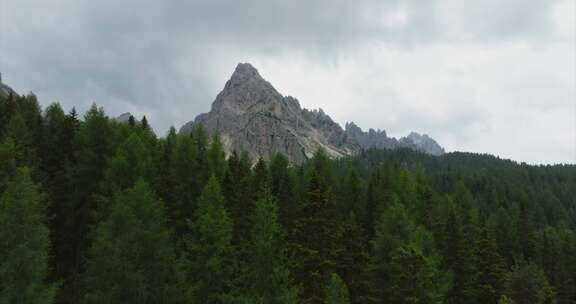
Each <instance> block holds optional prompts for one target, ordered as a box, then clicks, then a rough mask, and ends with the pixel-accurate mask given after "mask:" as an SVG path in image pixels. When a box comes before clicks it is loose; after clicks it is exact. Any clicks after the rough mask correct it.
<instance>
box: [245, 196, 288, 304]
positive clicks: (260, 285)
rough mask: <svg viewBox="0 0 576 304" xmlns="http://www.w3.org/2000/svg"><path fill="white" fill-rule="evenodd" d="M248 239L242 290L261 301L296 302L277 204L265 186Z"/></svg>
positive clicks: (257, 204)
mask: <svg viewBox="0 0 576 304" xmlns="http://www.w3.org/2000/svg"><path fill="white" fill-rule="evenodd" d="M254 211H255V212H254V218H253V222H254V224H253V226H252V230H251V233H250V241H249V243H248V246H247V248H248V252H247V257H248V263H247V265H246V272H247V273H246V277H245V278H244V282H243V284H246V285H247V291H246V293H247V294H248V295H249V296H250V297H251V298H257V299H260V300H261V301H262V303H279V304H280V303H286V304H288V303H298V291H297V289H296V288H294V287H293V286H292V280H291V274H290V267H289V260H288V256H287V252H286V245H285V242H284V233H283V231H282V227H281V226H280V225H279V224H278V219H277V206H276V202H275V201H274V199H273V198H272V196H271V194H270V192H269V190H264V193H263V196H262V198H260V199H259V200H258V201H257V202H256V208H255V210H254Z"/></svg>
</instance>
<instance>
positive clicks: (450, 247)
mask: <svg viewBox="0 0 576 304" xmlns="http://www.w3.org/2000/svg"><path fill="white" fill-rule="evenodd" d="M42 113H43V114H42ZM225 152H227V153H228V152H230V151H225V145H224V144H223V143H222V142H221V141H220V138H219V137H218V134H208V133H207V132H206V131H205V130H204V129H203V128H202V126H201V125H197V126H195V127H194V128H193V130H192V132H191V133H190V134H177V132H176V130H175V129H174V128H171V129H170V131H169V132H168V134H167V135H166V136H165V137H164V138H157V137H156V135H155V134H154V132H153V131H152V128H151V127H150V126H149V125H148V122H147V120H146V118H145V117H144V118H142V120H141V121H137V120H136V119H131V121H130V122H128V123H119V122H115V121H111V120H109V119H108V118H107V117H106V115H105V113H104V111H103V109H101V108H97V107H96V106H95V105H94V106H92V108H91V109H90V110H89V111H88V112H87V113H86V115H85V116H84V119H78V115H77V114H76V111H75V110H74V109H72V110H71V111H70V112H69V113H68V114H66V115H65V114H64V110H63V109H62V108H61V107H60V105H59V104H52V105H50V106H49V107H48V108H46V110H45V111H44V112H42V109H41V108H40V106H39V104H38V101H37V99H36V96H34V95H33V94H30V95H28V96H18V95H12V96H5V95H2V96H0V195H2V197H3V198H2V200H3V202H4V201H8V202H10V203H9V204H2V205H0V210H1V211H2V212H4V213H3V214H2V215H1V216H0V217H1V218H2V221H3V222H2V225H8V224H10V225H12V226H13V229H12V228H11V229H12V230H7V229H2V230H1V231H0V235H2V238H3V240H4V239H6V240H9V242H1V243H0V248H1V250H3V251H2V254H5V253H6V254H11V257H10V258H5V259H4V261H9V262H6V263H2V264H0V269H3V270H2V271H4V270H5V269H8V268H10V269H13V268H14V267H16V266H15V265H17V264H15V263H14V262H13V261H17V262H18V263H19V264H18V265H21V266H22V268H19V269H24V272H22V274H20V273H19V274H18V275H19V276H18V278H19V279H20V278H24V279H22V280H12V279H5V278H6V276H8V275H12V276H15V275H14V273H13V272H2V273H0V276H4V277H2V278H1V280H0V286H2V288H8V287H5V286H8V285H9V286H12V287H10V288H11V289H10V290H11V291H10V292H5V293H2V294H0V297H1V296H4V298H3V299H8V298H7V297H8V296H9V297H11V298H10V299H9V300H4V302H7V301H8V302H10V303H13V302H16V303H18V301H16V300H14V299H16V298H14V297H32V296H36V295H40V294H43V295H44V296H43V297H42V299H40V300H38V301H28V302H32V303H37V302H41V303H42V301H44V302H50V301H52V299H53V298H54V297H53V295H55V293H54V290H55V288H54V286H56V285H60V288H59V289H58V292H57V294H56V298H55V299H54V301H55V302H58V303H79V302H81V301H84V302H90V301H92V302H122V303H125V302H129V303H131V302H138V303H142V302H143V303H146V302H147V301H148V302H154V303H157V302H163V301H164V302H165V303H168V302H169V303H182V302H183V303H189V302H194V303H326V302H328V303H338V301H339V299H341V298H343V297H344V296H343V294H342V293H341V292H342V291H344V290H345V289H344V288H343V287H335V288H329V289H330V290H331V291H328V290H329V289H327V284H328V285H331V286H336V285H338V286H346V288H347V289H348V293H349V294H348V301H349V302H351V303H362V304H364V303H441V302H443V303H498V302H502V303H512V302H514V303H559V304H564V303H566V304H568V303H574V302H575V301H576V288H575V287H574V286H576V255H575V254H574V252H576V232H575V231H576V230H575V228H576V207H575V206H576V199H575V198H576V187H574V185H576V170H575V169H576V167H575V166H574V165H555V166H531V165H526V164H518V163H515V162H512V161H507V160H502V159H499V158H497V157H493V156H489V155H478V154H471V153H458V152H456V153H447V154H445V155H442V156H440V157H434V156H430V155H426V154H422V153H419V152H414V151H411V150H404V149H398V150H394V151H386V150H368V151H362V152H361V153H359V154H358V155H355V156H353V157H346V158H341V159H337V160H332V159H330V158H329V157H328V155H327V154H326V152H325V151H322V150H320V151H318V152H317V153H316V154H315V155H314V157H313V158H312V159H310V160H309V161H308V162H306V163H304V164H302V165H294V164H289V162H288V159H287V158H286V156H284V155H280V154H275V155H273V157H272V159H271V160H270V161H269V162H268V161H265V160H264V159H259V160H258V161H257V162H256V164H255V165H254V166H253V164H252V161H251V160H250V159H249V158H248V156H247V154H246V153H243V154H241V156H238V155H237V154H235V153H232V154H230V155H226V154H225ZM226 156H228V158H226ZM22 166H27V167H29V168H30V169H29V170H28V171H27V172H28V175H31V177H27V179H28V181H27V182H26V183H24V184H25V186H19V187H20V188H19V189H20V190H21V191H20V190H19V191H14V190H13V189H12V190H10V189H9V188H10V187H12V188H14V187H15V186H14V185H15V184H18V183H17V181H18V180H17V179H18V178H19V176H21V175H22V174H21V173H19V172H20V171H19V169H18V167H22ZM211 176H212V178H210V177H211ZM30 180H33V181H34V183H32V182H31V181H30ZM138 180H143V181H144V182H146V184H149V185H150V187H151V189H147V187H146V186H144V183H143V182H138ZM21 184H22V183H21ZM34 185H37V186H34ZM40 189H41V191H40ZM40 192H42V193H46V196H43V195H39V194H38V193H40ZM36 194H38V198H37V199H33V198H34V197H36ZM155 194H157V195H158V197H159V198H161V200H159V199H156V198H155ZM15 196H18V197H22V198H24V197H26V198H27V199H25V200H24V199H23V200H20V199H18V200H16V199H15V198H14V197H15ZM44 198H47V199H46V200H45V199H44ZM32 201H34V202H36V201H37V202H38V203H33V204H31V203H30V202H32ZM45 201H50V204H45ZM160 201H164V202H165V203H166V210H165V211H166V212H165V211H164V208H163V207H162V206H163V203H161V202H160ZM276 205H277V206H276ZM31 206H40V207H33V208H32V207H31ZM22 210H26V211H25V212H24V211H23V212H24V213H20V214H19V215H18V216H6V212H7V211H10V212H11V213H14V212H16V213H17V212H20V211H22ZM164 213H166V214H164ZM19 217H20V218H23V220H21V221H22V222H34V223H36V224H30V225H16V223H18V222H17V219H18V218H19ZM33 218H34V219H35V220H32V219H33ZM46 225H48V228H49V229H50V233H47V230H45V229H46ZM42 227H44V228H42ZM171 231H174V232H175V233H174V235H173V236H172V234H171ZM26 233H28V234H30V235H32V236H22V235H23V234H26ZM48 235H49V236H50V240H48ZM49 241H51V246H49V245H48V242H49ZM5 243H6V244H11V245H5ZM32 244H38V246H31V245H32ZM50 249H51V251H50V252H48V250H50ZM18 250H23V251H26V252H25V253H23V254H22V256H20V255H18V256H17V255H16V254H13V253H14V252H16V251H18ZM32 252H33V253H32ZM24 259H25V261H24ZM18 267H20V266H18ZM31 269H34V270H31ZM336 274H337V276H338V277H339V279H338V280H339V281H338V282H336V281H337V280H336V279H334V276H335V275H336ZM6 282H8V283H6ZM30 282H32V283H30ZM17 285H18V287H14V286H17ZM25 285H26V286H27V287H26V288H29V289H26V288H25V287H22V286H25ZM14 290H18V292H13V291H14ZM297 291H298V292H297ZM333 296H334V297H333ZM344 298H345V297H344ZM337 299H338V300H337ZM0 302H2V301H0Z"/></svg>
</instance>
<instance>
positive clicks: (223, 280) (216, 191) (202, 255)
mask: <svg viewBox="0 0 576 304" xmlns="http://www.w3.org/2000/svg"><path fill="white" fill-rule="evenodd" d="M231 241H232V221H231V219H230V217H229V215H228V212H227V211H226V209H225V207H224V197H223V196H222V193H221V190H220V185H219V182H218V179H217V178H216V177H215V176H212V177H211V178H210V180H209V181H208V183H207V184H206V186H205V187H204V190H203V191H202V194H201V196H200V198H199V200H198V210H197V211H196V213H195V216H194V221H192V222H191V223H190V234H189V235H187V236H186V245H187V260H188V266H187V269H188V277H189V278H190V280H191V281H192V284H193V286H194V298H195V302H196V303H219V301H220V299H221V298H222V297H225V296H226V295H227V293H229V285H230V279H231V277H230V274H231V272H232V269H233V267H232V265H231V263H232V262H233V259H232V250H233V247H232V245H231Z"/></svg>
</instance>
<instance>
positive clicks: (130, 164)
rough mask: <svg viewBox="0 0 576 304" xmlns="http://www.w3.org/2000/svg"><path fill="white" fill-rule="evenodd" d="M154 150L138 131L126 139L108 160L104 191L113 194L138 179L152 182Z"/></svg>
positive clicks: (128, 186)
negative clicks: (144, 141)
mask: <svg viewBox="0 0 576 304" xmlns="http://www.w3.org/2000/svg"><path fill="white" fill-rule="evenodd" d="M154 169H155V168H154V166H153V162H152V151H150V150H149V149H148V147H146V146H145V145H144V143H143V142H142V140H141V139H140V137H139V136H138V135H137V134H136V133H132V134H130V136H129V137H128V138H127V139H126V140H124V141H123V142H122V143H121V144H120V145H119V146H118V148H117V149H116V153H115V155H114V157H112V158H111V159H110V160H109V161H108V166H107V169H106V172H105V174H104V176H105V178H104V183H103V185H102V188H103V192H104V193H107V194H112V193H115V192H117V191H122V190H124V189H128V188H131V187H133V186H134V184H135V183H136V181H137V180H140V179H142V180H144V181H146V182H151V181H152V179H153V176H154V175H155V174H154Z"/></svg>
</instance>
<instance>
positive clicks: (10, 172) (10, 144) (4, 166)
mask: <svg viewBox="0 0 576 304" xmlns="http://www.w3.org/2000/svg"><path fill="white" fill-rule="evenodd" d="M17 153H18V152H17V151H16V146H15V145H14V141H13V140H12V138H10V137H7V138H6V139H5V140H4V142H2V143H0V193H3V192H4V189H5V188H6V185H7V184H8V181H9V180H10V179H11V178H12V176H14V174H15V173H16V169H17V165H16V158H17Z"/></svg>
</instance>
